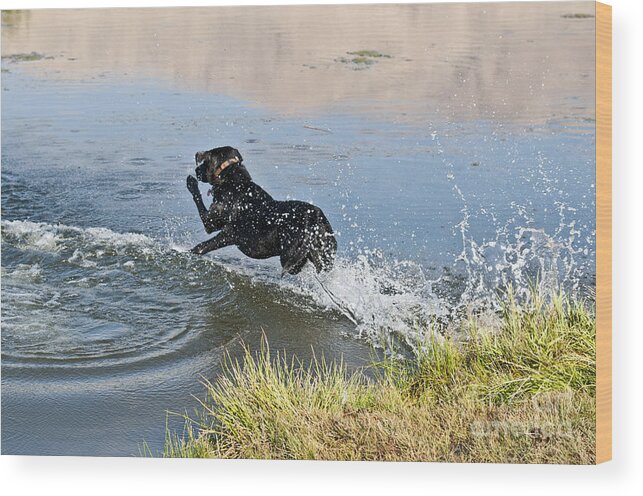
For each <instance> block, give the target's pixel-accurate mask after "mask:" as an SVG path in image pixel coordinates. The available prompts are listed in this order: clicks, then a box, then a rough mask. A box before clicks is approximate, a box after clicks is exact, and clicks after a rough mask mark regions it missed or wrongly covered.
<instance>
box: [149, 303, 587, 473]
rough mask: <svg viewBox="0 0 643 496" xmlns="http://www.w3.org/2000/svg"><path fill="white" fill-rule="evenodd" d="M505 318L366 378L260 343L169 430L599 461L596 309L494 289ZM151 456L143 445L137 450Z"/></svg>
mask: <svg viewBox="0 0 643 496" xmlns="http://www.w3.org/2000/svg"><path fill="white" fill-rule="evenodd" d="M501 317H502V322H501V326H500V329H497V330H493V329H490V328H488V327H485V324H484V323H483V322H482V321H479V320H477V319H476V318H471V319H469V320H467V321H465V322H463V323H462V330H463V331H465V332H466V337H465V339H462V340H459V341H456V340H454V339H450V338H446V337H442V336H439V335H436V336H435V337H433V338H431V339H429V340H428V341H427V342H425V343H423V344H422V348H421V349H420V351H418V352H417V353H416V354H415V355H414V356H413V357H412V358H406V359H396V358H387V359H384V360H377V361H373V363H372V364H371V365H370V367H369V368H370V371H371V372H372V377H371V376H369V375H370V374H369V375H367V374H365V373H364V371H361V370H358V371H353V372H348V370H347V369H346V367H345V366H344V365H343V364H342V363H341V362H327V361H325V360H324V358H323V357H320V358H319V359H317V360H314V361H313V362H312V363H311V364H310V365H308V366H304V365H303V364H302V363H301V362H299V361H298V360H297V358H296V357H293V356H290V355H287V354H284V353H279V352H277V353H273V352H271V350H270V348H269V345H268V343H266V342H265V341H264V343H263V344H262V347H261V349H260V350H259V351H257V352H256V353H253V352H252V351H251V350H250V349H249V348H247V347H246V353H245V357H244V358H243V360H242V361H232V360H230V359H229V360H228V364H227V367H226V368H225V370H224V372H223V374H222V375H220V376H219V377H218V378H217V379H216V380H215V381H214V382H212V383H205V386H206V388H207V391H208V393H207V399H206V400H205V401H203V402H202V411H201V414H200V416H199V417H198V418H190V417H187V416H184V418H185V421H186V424H185V429H184V433H183V435H181V436H180V435H178V434H177V433H175V432H170V431H167V432H166V440H165V448H164V452H163V453H162V456H164V457H179V458H193V457H196V458H244V459H255V458H256V459H298V460H301V459H308V460H338V461H339V460H342V461H346V460H362V461H369V460H371V461H424V462H456V463H457V462H467V463H499V462H502V463H555V464H593V463H595V460H596V457H595V443H596V432H595V419H596V406H595V395H596V362H595V351H596V348H595V333H596V319H595V314H594V309H593V306H591V305H589V306H588V305H587V302H582V301H577V300H571V299H569V298H566V297H565V296H562V295H558V296H555V297H554V298H553V299H552V301H550V302H545V299H544V298H542V297H541V296H539V295H536V294H533V295H532V300H531V301H530V302H529V303H527V304H524V305H519V304H517V303H516V302H515V301H514V300H513V298H512V296H511V294H509V295H508V296H507V297H506V298H505V299H504V300H503V311H502V312H501ZM142 454H144V455H146V456H152V455H153V453H151V452H150V450H149V449H148V450H145V449H144V450H143V453H142Z"/></svg>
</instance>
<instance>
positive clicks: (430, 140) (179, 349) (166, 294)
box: [2, 2, 595, 455]
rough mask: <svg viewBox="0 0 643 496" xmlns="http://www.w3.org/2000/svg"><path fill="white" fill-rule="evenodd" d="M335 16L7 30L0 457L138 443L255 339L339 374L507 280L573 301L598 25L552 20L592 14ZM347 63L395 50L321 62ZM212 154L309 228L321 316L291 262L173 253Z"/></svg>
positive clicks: (558, 10) (580, 283)
mask: <svg viewBox="0 0 643 496" xmlns="http://www.w3.org/2000/svg"><path fill="white" fill-rule="evenodd" d="M336 9H337V8H336V7H309V8H288V9H284V8H279V9H277V10H275V9H264V8H257V9H254V10H248V9H205V10H204V9H178V10H177V9H152V10H133V11H123V10H119V9H113V10H110V11H103V12H87V11H72V12H70V11H66V12H63V11H32V12H22V13H20V12H18V13H10V14H7V15H3V30H2V36H3V38H2V42H3V45H2V46H3V56H9V55H13V54H19V53H31V52H32V51H35V52H38V53H40V54H42V55H44V56H45V57H44V58H42V59H40V60H35V61H24V60H18V59H16V58H14V59H13V60H12V59H10V58H4V59H3V74H2V90H3V92H2V434H3V435H2V452H3V453H6V454H9V453H13V454H18V453H22V454H87V455H132V454H138V450H139V446H140V444H141V442H142V441H143V440H145V441H146V442H147V443H148V444H149V445H150V447H151V448H152V450H154V451H155V450H158V449H160V448H161V447H162V443H163V434H164V429H165V417H166V411H167V410H171V411H178V412H181V411H183V409H185V408H188V409H191V408H194V407H195V406H196V401H195V400H194V399H193V398H192V396H191V395H192V394H195V395H197V396H199V395H201V394H202V387H201V386H200V384H199V380H200V379H201V378H206V379H212V378H214V377H216V375H217V374H218V373H219V372H220V371H221V363H222V360H223V358H224V355H225V353H226V352H228V353H230V354H231V355H232V356H237V355H238V354H239V353H240V352H241V343H242V342H245V343H248V344H250V345H251V346H253V347H257V346H258V345H259V343H260V340H261V336H262V333H265V335H266V336H267V338H268V340H269V342H270V344H271V346H272V348H273V349H285V350H287V351H288V352H289V353H294V354H296V355H297V356H299V357H301V358H303V359H306V358H308V357H310V356H311V348H314V349H315V352H316V353H323V354H324V355H325V356H326V357H329V358H338V357H343V358H344V360H345V362H346V363H347V364H348V365H349V366H351V367H354V366H360V365H363V364H365V363H366V362H367V361H368V359H369V357H370V356H371V354H372V346H373V345H379V344H381V343H382V342H386V341H388V340H391V339H394V338H395V339H397V340H399V341H401V342H402V343H404V342H412V340H413V338H414V337H416V336H417V334H418V333H421V331H422V329H423V328H424V327H423V325H422V324H423V323H426V322H431V321H433V320H435V319H436V318H440V321H447V320H448V319H449V318H453V317H454V316H455V315H456V314H457V313H458V312H459V311H462V310H463V309H465V308H469V309H470V308H474V309H480V308H486V307H489V306H493V302H494V295H495V292H496V291H497V290H498V289H499V288H502V287H504V286H505V285H506V284H507V283H513V284H516V285H517V286H518V287H519V288H526V287H527V285H528V281H529V278H533V277H535V276H536V275H537V274H538V273H541V274H544V277H543V280H542V284H543V285H544V286H546V287H548V288H553V287H555V286H557V285H559V284H560V285H562V286H563V287H564V288H565V289H567V290H570V291H585V290H587V289H588V288H590V289H591V287H592V285H593V280H594V264H595V247H594V238H595V232H594V231H595V220H594V219H595V202H594V197H595V190H594V180H595V179H594V178H595V175H594V166H595V162H594V137H595V135H594V121H593V119H594V106H593V83H592V82H593V79H594V72H593V71H594V69H593V64H594V59H593V42H594V30H593V21H592V19H591V18H589V19H571V18H566V17H562V16H563V15H564V14H567V13H577V12H583V13H584V12H587V13H592V12H593V4H592V3H590V2H582V3H565V4H563V5H562V6H561V5H560V4H545V5H542V4H536V5H534V4H531V5H527V6H522V7H517V6H516V5H506V4H505V6H503V7H502V8H501V7H500V6H491V5H486V6H483V7H480V6H475V7H474V6H462V5H456V6H451V7H448V6H445V5H440V6H417V5H409V6H364V7H359V8H358V7H345V8H344V9H343V10H341V12H343V16H342V17H340V18H339V19H340V21H338V20H337V19H338V17H337V12H338V11H337V10H336ZM283 12H287V14H288V15H284V14H283ZM356 16H358V17H359V18H363V19H364V20H365V22H364V23H363V26H361V27H360V29H359V30H355V29H349V25H350V24H351V19H355V18H356ZM176 19H181V20H182V22H180V23H179V22H175V21H176ZM311 19H315V23H312V24H314V26H312V25H311V21H310V20H311ZM367 20H368V21H369V22H366V21H367ZM173 21H174V22H173ZM213 23H214V24H217V25H219V26H221V29H219V30H217V32H216V33H212V30H209V29H208V26H212V25H213ZM69 26H75V29H69ZM401 27H404V29H401ZM211 37H214V38H211ZM364 49H370V50H378V51H380V52H381V53H383V54H386V55H390V56H391V58H388V57H380V58H373V60H374V63H373V64H372V65H369V66H366V67H363V66H362V64H357V63H353V62H344V61H341V60H340V59H341V58H342V57H348V58H350V57H349V56H348V55H347V54H346V52H348V51H357V50H364ZM47 57H53V58H47ZM213 61H216V63H215V62H213ZM311 66H312V67H311ZM219 68H225V70H219ZM4 70H6V71H8V72H4ZM225 144H229V145H233V146H235V147H237V148H238V149H239V150H240V151H241V153H242V155H243V157H244V162H245V163H246V165H247V167H248V169H249V170H250V172H251V174H252V175H253V177H254V179H255V180H256V181H257V182H258V183H259V184H260V185H262V186H263V187H264V188H265V189H266V190H268V191H269V192H270V193H271V194H272V195H273V196H274V197H275V198H280V199H286V198H296V199H301V200H306V201H311V202H313V203H315V204H317V205H319V206H320V207H321V208H322V209H323V210H324V211H325V213H326V215H327V216H328V218H329V219H330V221H331V223H332V224H333V226H334V228H335V230H336V232H337V236H338V242H339V251H338V263H337V267H336V268H335V269H334V270H333V271H332V272H330V273H328V274H323V275H322V276H321V279H322V281H323V283H324V285H325V286H326V287H327V288H328V289H329V290H330V291H331V292H332V293H333V294H334V295H335V297H336V298H337V299H338V301H339V303H340V307H338V306H337V305H336V304H334V303H333V302H332V301H331V300H330V299H329V297H328V296H327V294H326V293H325V292H324V291H323V290H322V289H321V287H320V286H319V283H318V281H317V280H316V279H315V278H314V276H313V275H312V272H311V271H310V270H307V271H304V273H302V274H301V275H300V276H296V277H286V278H284V279H280V277H279V274H280V270H279V265H278V261H277V260H267V261H255V260H250V259H247V258H245V257H243V255H241V254H240V253H239V252H238V251H237V250H236V249H235V248H226V249H224V250H221V251H219V252H215V253H212V254H210V255H209V256H207V257H204V258H198V257H194V256H192V255H190V254H189V253H186V250H187V249H188V248H189V247H191V246H193V245H194V244H196V243H197V242H199V241H201V240H203V239H205V237H206V235H205V233H203V228H202V226H200V223H199V220H198V216H197V213H196V209H195V207H194V205H193V203H192V200H191V198H190V195H189V194H188V192H187V191H186V190H185V176H186V175H187V174H188V173H191V172H192V171H193V169H194V164H193V163H192V161H193V156H194V153H195V152H196V151H197V150H203V149H207V148H210V147H213V146H221V145H225ZM346 313H348V315H350V316H354V317H356V318H357V321H358V325H355V324H354V323H353V322H351V320H350V319H349V318H347V316H346ZM170 424H171V426H172V427H177V428H178V427H180V425H181V421H180V419H179V418H173V417H170Z"/></svg>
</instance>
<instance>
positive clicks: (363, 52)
mask: <svg viewBox="0 0 643 496" xmlns="http://www.w3.org/2000/svg"><path fill="white" fill-rule="evenodd" d="M346 53H347V54H348V55H355V56H356V57H363V58H366V57H371V58H376V59H377V58H386V59H390V58H391V56H390V55H386V54H385V53H380V52H378V51H376V50H358V51H356V52H346Z"/></svg>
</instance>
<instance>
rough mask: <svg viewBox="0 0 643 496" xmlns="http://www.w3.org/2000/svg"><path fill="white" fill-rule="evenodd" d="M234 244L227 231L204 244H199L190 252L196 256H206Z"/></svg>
mask: <svg viewBox="0 0 643 496" xmlns="http://www.w3.org/2000/svg"><path fill="white" fill-rule="evenodd" d="M233 244H234V240H233V238H232V236H230V235H229V234H228V233H227V232H226V231H221V232H220V233H219V234H217V235H216V236H215V237H214V238H210V239H208V240H207V241H204V242H203V243H199V244H198V245H196V246H195V247H194V248H192V249H191V250H190V251H191V252H192V253H194V254H195V255H205V254H206V253H208V252H210V251H213V250H218V249H219V248H223V247H224V246H230V245H233Z"/></svg>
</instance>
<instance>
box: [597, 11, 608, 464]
mask: <svg viewBox="0 0 643 496" xmlns="http://www.w3.org/2000/svg"><path fill="white" fill-rule="evenodd" d="M611 458H612V7H611V6H609V5H605V4H602V3H598V2H597V3H596V462H597V463H602V462H605V461H607V460H610V459H611Z"/></svg>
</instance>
